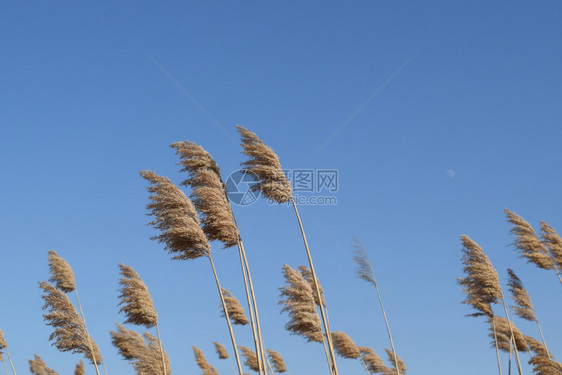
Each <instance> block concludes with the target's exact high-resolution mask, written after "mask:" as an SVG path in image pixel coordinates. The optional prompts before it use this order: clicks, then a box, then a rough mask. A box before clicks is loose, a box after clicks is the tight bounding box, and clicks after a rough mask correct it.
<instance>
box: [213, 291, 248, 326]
mask: <svg viewBox="0 0 562 375" xmlns="http://www.w3.org/2000/svg"><path fill="white" fill-rule="evenodd" d="M221 291H222V295H223V298H224V303H225V305H226V309H227V310H228V316H229V318H230V320H231V321H232V323H233V324H237V325H242V326H243V325H246V324H248V318H247V317H246V314H245V313H244V308H243V307H242V305H241V304H240V301H238V299H236V297H234V296H233V295H232V293H230V292H229V291H228V290H226V289H224V288H221ZM219 308H220V310H221V314H222V315H221V316H223V317H224V316H225V314H224V309H223V307H222V304H221V305H220V306H219Z"/></svg>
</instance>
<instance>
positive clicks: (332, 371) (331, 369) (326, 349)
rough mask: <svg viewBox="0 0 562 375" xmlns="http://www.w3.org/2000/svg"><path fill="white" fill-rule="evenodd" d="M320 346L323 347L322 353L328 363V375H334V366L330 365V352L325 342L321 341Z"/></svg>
mask: <svg viewBox="0 0 562 375" xmlns="http://www.w3.org/2000/svg"><path fill="white" fill-rule="evenodd" d="M322 344H323V345H324V352H325V353H326V361H328V368H329V369H330V374H331V375H334V365H333V364H332V358H331V357H330V351H329V350H328V346H327V345H326V340H322Z"/></svg>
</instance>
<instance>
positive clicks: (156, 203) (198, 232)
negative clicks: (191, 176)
mask: <svg viewBox="0 0 562 375" xmlns="http://www.w3.org/2000/svg"><path fill="white" fill-rule="evenodd" d="M140 175H141V176H142V177H143V178H144V179H146V180H147V181H149V182H150V183H151V186H149V187H148V188H147V190H148V192H149V193H151V194H152V195H151V196H150V200H151V203H149V204H148V205H147V206H146V207H147V209H148V210H149V211H150V213H149V215H151V216H153V217H154V218H155V219H154V220H153V221H151V222H150V223H149V224H150V225H152V226H153V227H154V228H156V229H158V230H160V231H161V232H162V233H161V234H160V235H158V236H154V237H152V239H154V240H157V241H158V242H161V243H164V244H165V247H166V249H167V250H168V252H170V253H171V254H173V255H174V257H173V258H172V259H195V258H199V257H202V256H207V257H208V256H209V255H210V245H209V242H208V240H207V237H206V236H205V233H203V230H202V229H201V222H200V221H199V217H198V216H197V211H195V207H193V204H192V203H191V201H190V200H189V198H187V197H186V196H185V194H184V193H183V191H181V190H180V189H179V188H178V187H177V186H176V185H174V184H173V183H172V182H171V181H170V179H168V178H166V177H162V176H159V175H157V174H156V173H154V172H152V171H142V172H140Z"/></svg>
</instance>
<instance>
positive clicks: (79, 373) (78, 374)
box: [74, 361, 86, 375]
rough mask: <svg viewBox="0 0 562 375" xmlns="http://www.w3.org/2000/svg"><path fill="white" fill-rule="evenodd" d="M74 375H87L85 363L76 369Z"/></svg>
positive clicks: (81, 362) (79, 364) (78, 365)
mask: <svg viewBox="0 0 562 375" xmlns="http://www.w3.org/2000/svg"><path fill="white" fill-rule="evenodd" d="M74 375H86V368H85V367H84V362H83V361H80V363H78V364H77V365H76V367H75V368H74Z"/></svg>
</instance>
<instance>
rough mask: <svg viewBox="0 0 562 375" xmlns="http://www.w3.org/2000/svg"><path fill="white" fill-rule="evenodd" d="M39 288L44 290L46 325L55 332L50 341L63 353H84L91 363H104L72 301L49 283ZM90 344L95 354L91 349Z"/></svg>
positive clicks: (42, 284) (40, 285)
mask: <svg viewBox="0 0 562 375" xmlns="http://www.w3.org/2000/svg"><path fill="white" fill-rule="evenodd" d="M39 287H40V288H41V289H43V295H42V298H43V301H44V302H45V303H44V305H43V310H47V313H46V314H43V318H44V320H45V321H46V324H47V325H49V326H52V327H53V328H54V329H55V330H54V331H53V332H52V333H51V335H50V336H49V341H53V344H52V345H54V346H55V347H56V348H57V349H59V350H60V351H62V352H67V351H71V352H72V353H83V354H84V355H85V356H86V358H87V359H89V360H90V361H92V363H93V361H94V356H95V361H96V363H101V362H102V357H101V355H100V353H99V349H98V347H97V345H96V343H95V342H94V340H92V339H91V338H90V337H88V334H87V333H86V330H85V328H84V325H83V322H82V319H80V316H79V315H78V312H77V311H76V308H75V307H74V305H73V304H72V302H70V299H69V298H68V296H67V295H66V294H64V293H63V292H62V291H60V290H59V289H57V288H55V287H54V286H53V285H51V284H49V283H47V282H44V281H43V282H40V283H39ZM90 343H91V345H92V347H93V352H92V350H91V349H90Z"/></svg>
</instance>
